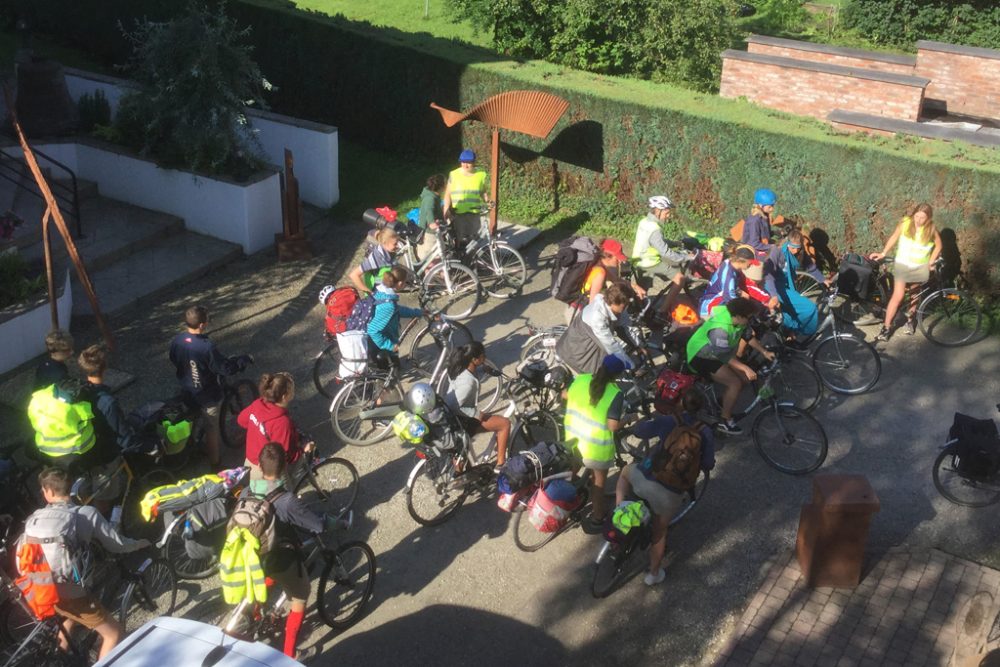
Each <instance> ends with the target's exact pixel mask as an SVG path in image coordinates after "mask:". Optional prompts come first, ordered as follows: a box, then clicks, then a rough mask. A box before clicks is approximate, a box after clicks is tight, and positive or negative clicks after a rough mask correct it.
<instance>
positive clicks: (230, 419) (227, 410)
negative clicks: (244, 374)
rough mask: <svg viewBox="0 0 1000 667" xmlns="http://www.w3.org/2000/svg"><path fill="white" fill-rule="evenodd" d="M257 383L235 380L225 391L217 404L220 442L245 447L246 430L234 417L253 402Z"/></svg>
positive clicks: (235, 446)
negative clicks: (219, 403) (218, 404)
mask: <svg viewBox="0 0 1000 667" xmlns="http://www.w3.org/2000/svg"><path fill="white" fill-rule="evenodd" d="M258 395H259V394H258V392H257V385H255V384H254V383H253V382H251V381H250V380H245V379H244V380H237V381H236V383H235V384H234V385H233V386H232V388H231V389H230V390H228V391H227V392H226V393H225V396H224V398H223V399H222V405H220V406H219V431H220V432H221V433H222V442H224V443H226V446H227V447H232V448H233V449H236V448H239V447H246V444H247V432H246V429H244V428H242V427H240V425H239V424H237V423H236V417H237V416H239V414H240V413H241V412H243V408H245V407H247V406H248V405H250V404H251V403H253V402H254V401H255V400H256V399H257V396H258Z"/></svg>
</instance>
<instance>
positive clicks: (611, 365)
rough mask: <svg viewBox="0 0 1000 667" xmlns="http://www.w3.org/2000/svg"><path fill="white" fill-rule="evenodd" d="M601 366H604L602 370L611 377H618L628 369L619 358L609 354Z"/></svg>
mask: <svg viewBox="0 0 1000 667" xmlns="http://www.w3.org/2000/svg"><path fill="white" fill-rule="evenodd" d="M601 366H604V370H606V371H607V372H609V373H611V374H612V375H618V374H619V373H624V372H625V369H626V368H628V366H626V364H625V362H624V361H622V360H621V359H620V358H619V357H616V356H615V355H613V354H609V355H608V356H606V357H604V360H603V361H602V362H601Z"/></svg>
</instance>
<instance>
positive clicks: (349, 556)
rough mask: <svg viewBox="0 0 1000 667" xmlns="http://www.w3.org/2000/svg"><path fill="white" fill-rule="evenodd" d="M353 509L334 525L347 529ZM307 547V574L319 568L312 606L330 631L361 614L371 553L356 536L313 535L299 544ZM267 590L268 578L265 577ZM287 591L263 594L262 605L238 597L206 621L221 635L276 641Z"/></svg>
mask: <svg viewBox="0 0 1000 667" xmlns="http://www.w3.org/2000/svg"><path fill="white" fill-rule="evenodd" d="M353 519H354V515H353V512H350V511H348V512H347V514H346V515H343V516H341V517H339V518H338V521H337V523H338V529H339V530H344V531H346V530H350V528H351V526H352V524H353ZM302 549H303V550H304V551H306V552H308V555H307V556H306V558H305V561H304V564H305V568H306V571H307V572H308V573H309V576H310V578H311V577H313V576H314V575H315V574H316V572H317V571H319V575H320V577H319V588H318V593H317V599H316V610H317V611H318V612H319V615H320V618H322V619H323V622H324V623H325V624H326V625H328V626H329V627H331V628H333V629H334V630H340V631H342V630H346V629H347V628H349V627H351V626H352V625H354V624H355V623H357V622H358V621H359V620H361V618H362V616H363V615H364V613H365V610H366V608H367V606H368V602H369V601H370V600H371V597H372V593H373V592H374V589H375V572H376V570H375V552H373V551H372V549H371V547H370V546H368V545H367V544H366V543H364V542H362V541H360V540H357V541H351V542H344V543H338V542H337V541H336V539H335V537H334V538H333V540H332V541H330V542H328V541H327V539H325V538H324V535H321V534H320V535H314V536H312V537H310V538H309V539H307V540H305V541H304V542H303V543H302ZM266 584H267V587H268V588H269V589H270V588H271V587H272V586H273V585H274V582H273V581H272V580H271V579H270V577H268V578H266ZM286 602H288V595H287V594H286V593H285V592H284V591H282V593H281V595H279V596H277V597H272V596H271V595H270V594H269V595H268V602H266V603H265V605H264V606H262V605H260V604H259V603H256V602H254V603H251V602H249V601H248V600H246V599H244V600H242V601H241V602H240V603H239V604H237V605H236V606H235V607H234V608H233V609H232V610H229V611H224V612H223V613H222V614H221V617H216V618H215V619H213V622H212V625H217V626H218V627H220V628H222V631H223V632H225V633H226V634H227V635H230V636H232V637H236V638H238V639H245V640H247V641H259V640H278V639H280V638H281V637H283V636H284V633H285V623H284V617H285V612H284V607H285V603H286Z"/></svg>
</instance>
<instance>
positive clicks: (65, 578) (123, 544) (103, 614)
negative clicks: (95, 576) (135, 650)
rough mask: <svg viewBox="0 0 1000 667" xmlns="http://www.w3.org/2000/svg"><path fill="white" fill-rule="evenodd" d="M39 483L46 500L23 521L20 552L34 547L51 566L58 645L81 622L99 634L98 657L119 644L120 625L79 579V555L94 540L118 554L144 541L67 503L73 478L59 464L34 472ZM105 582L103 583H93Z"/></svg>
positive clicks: (97, 514)
mask: <svg viewBox="0 0 1000 667" xmlns="http://www.w3.org/2000/svg"><path fill="white" fill-rule="evenodd" d="M38 483H39V485H40V486H41V489H42V496H43V497H44V498H45V503H46V505H45V507H43V508H41V509H39V510H36V511H35V512H34V513H32V515H31V516H29V517H28V520H27V521H26V522H25V524H24V535H23V536H22V537H21V538H20V540H19V544H18V551H19V553H20V552H21V549H22V548H24V547H25V545H27V546H28V547H29V548H30V545H38V546H37V547H35V548H40V549H41V551H42V552H43V553H44V554H45V561H46V562H47V563H48V566H49V568H50V569H51V570H52V579H53V581H54V582H55V586H56V592H57V594H58V597H59V601H58V602H57V603H56V605H55V609H56V613H57V614H59V615H60V616H62V617H63V619H64V621H63V627H64V628H65V630H66V634H65V635H64V634H63V633H60V634H59V643H60V648H62V649H63V650H64V651H65V650H68V648H69V645H68V641H67V639H66V636H67V635H68V634H69V632H70V630H72V628H73V626H74V625H76V624H77V623H79V624H80V625H82V626H84V627H85V628H87V629H89V630H93V631H95V632H97V634H98V635H100V637H101V649H100V654H99V656H98V657H99V658H103V657H104V656H106V655H107V654H108V653H110V652H111V650H112V649H113V648H114V647H115V646H116V645H117V644H118V642H119V641H121V639H122V635H123V634H124V629H123V628H122V627H121V625H119V623H118V622H117V621H116V620H115V619H114V617H113V616H112V615H111V613H110V612H108V610H107V609H105V608H104V606H103V605H102V604H101V603H100V601H99V600H100V597H99V596H98V595H95V594H92V593H91V592H90V591H88V590H87V588H85V584H86V583H89V582H83V581H81V580H80V577H81V575H82V574H83V573H82V572H81V565H80V562H79V561H80V559H79V556H80V555H81V552H83V551H84V550H86V549H87V547H88V546H89V545H90V544H91V543H92V542H96V543H98V544H100V545H101V546H102V547H103V548H104V549H105V551H108V552H110V553H116V554H122V553H130V552H133V551H138V550H140V549H145V548H147V547H149V546H150V543H149V541H147V540H132V539H129V538H127V537H124V536H122V535H120V534H119V533H118V532H117V531H116V530H115V529H114V528H113V527H112V526H111V524H110V523H108V521H107V520H106V519H105V518H104V517H103V516H101V513H100V512H98V511H97V510H96V509H95V508H94V507H90V506H82V507H81V506H77V505H74V504H73V503H72V502H71V501H70V497H69V494H70V487H71V485H72V479H71V478H70V476H69V475H68V474H67V473H66V471H65V470H63V469H61V468H55V467H48V468H45V469H43V470H42V472H40V473H39V474H38ZM94 583H103V582H94Z"/></svg>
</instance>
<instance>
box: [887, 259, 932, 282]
mask: <svg viewBox="0 0 1000 667" xmlns="http://www.w3.org/2000/svg"><path fill="white" fill-rule="evenodd" d="M892 277H893V278H894V279H895V280H896V282H898V283H925V282H927V281H928V280H929V279H930V277H931V269H930V265H928V264H924V265H923V266H906V265H905V264H896V265H894V266H893V267H892Z"/></svg>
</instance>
